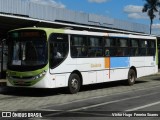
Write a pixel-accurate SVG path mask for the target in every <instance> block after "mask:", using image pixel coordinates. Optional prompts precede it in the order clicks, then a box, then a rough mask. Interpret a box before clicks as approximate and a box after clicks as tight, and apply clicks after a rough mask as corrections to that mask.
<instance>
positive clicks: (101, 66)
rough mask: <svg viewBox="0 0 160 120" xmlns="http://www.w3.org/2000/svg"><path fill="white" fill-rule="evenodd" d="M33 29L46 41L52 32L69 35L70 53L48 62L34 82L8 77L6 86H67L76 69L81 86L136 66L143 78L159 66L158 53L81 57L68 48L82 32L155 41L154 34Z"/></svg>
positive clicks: (117, 75)
mask: <svg viewBox="0 0 160 120" xmlns="http://www.w3.org/2000/svg"><path fill="white" fill-rule="evenodd" d="M32 29H33V30H44V31H46V34H47V42H48V43H49V37H50V35H51V34H52V33H61V34H67V35H68V36H69V37H68V38H69V53H68V55H67V57H66V59H64V61H62V62H61V63H60V64H58V65H57V66H56V67H54V68H50V65H48V67H47V72H46V74H45V76H44V77H43V78H42V79H41V80H39V81H38V82H37V83H35V84H34V85H31V86H16V85H13V84H11V82H9V80H7V85H8V86H15V87H33V88H58V87H67V86H68V80H69V77H70V75H71V74H72V73H73V72H75V71H76V72H77V71H78V72H79V73H80V74H81V76H82V85H88V84H96V83H102V82H110V81H117V80H124V79H127V78H128V72H129V70H130V69H131V68H135V70H136V71H135V72H136V73H137V77H142V76H146V75H150V74H154V73H156V72H158V66H157V63H156V61H157V56H106V57H105V56H102V57H88V56H87V57H84V58H74V57H72V56H71V49H70V48H71V43H70V42H71V39H70V37H71V35H83V36H87V37H88V36H98V37H112V38H116V39H117V38H124V39H128V40H130V39H132V38H135V39H138V38H139V39H144V40H145V39H148V40H155V37H152V36H141V35H127V34H118V33H98V32H87V31H75V30H63V29H47V28H45V29H43V28H35V29H34V28H32ZM22 30H23V29H22ZM26 30H27V29H26ZM48 50H49V48H48ZM156 52H157V50H156ZM48 54H49V53H48ZM156 55H157V54H156ZM49 56H50V54H49ZM48 61H49V60H48ZM48 64H49V63H48ZM27 72H28V73H29V72H34V71H26V73H27ZM25 80H26V79H25ZM21 81H23V78H22V79H21Z"/></svg>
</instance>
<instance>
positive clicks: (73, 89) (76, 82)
mask: <svg viewBox="0 0 160 120" xmlns="http://www.w3.org/2000/svg"><path fill="white" fill-rule="evenodd" d="M80 86H81V82H80V77H79V76H78V75H77V74H75V73H73V74H71V75H70V77H69V81H68V90H69V93H71V94H75V93H77V92H79V90H80Z"/></svg>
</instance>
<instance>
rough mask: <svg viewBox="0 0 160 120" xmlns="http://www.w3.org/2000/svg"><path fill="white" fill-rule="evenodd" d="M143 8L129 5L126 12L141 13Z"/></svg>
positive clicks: (125, 9)
mask: <svg viewBox="0 0 160 120" xmlns="http://www.w3.org/2000/svg"><path fill="white" fill-rule="evenodd" d="M142 9H143V6H136V5H127V6H125V7H124V12H126V13H141V12H142Z"/></svg>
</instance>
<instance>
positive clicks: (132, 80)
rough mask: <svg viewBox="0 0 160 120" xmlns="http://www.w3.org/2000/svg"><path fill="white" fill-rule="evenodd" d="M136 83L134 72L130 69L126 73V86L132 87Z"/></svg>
mask: <svg viewBox="0 0 160 120" xmlns="http://www.w3.org/2000/svg"><path fill="white" fill-rule="evenodd" d="M135 81H136V72H135V71H134V70H133V69H130V70H129V72H128V80H127V84H128V85H133V84H134V83H135Z"/></svg>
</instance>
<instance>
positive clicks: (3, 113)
mask: <svg viewBox="0 0 160 120" xmlns="http://www.w3.org/2000/svg"><path fill="white" fill-rule="evenodd" d="M11 115H12V114H11V112H2V117H12V116H11Z"/></svg>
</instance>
